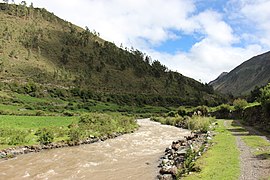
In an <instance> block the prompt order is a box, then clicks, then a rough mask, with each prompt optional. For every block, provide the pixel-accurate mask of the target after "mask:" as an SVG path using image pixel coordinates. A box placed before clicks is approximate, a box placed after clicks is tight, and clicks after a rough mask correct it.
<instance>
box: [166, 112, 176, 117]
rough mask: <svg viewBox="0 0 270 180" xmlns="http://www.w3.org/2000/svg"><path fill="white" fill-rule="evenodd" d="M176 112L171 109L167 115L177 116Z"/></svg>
mask: <svg viewBox="0 0 270 180" xmlns="http://www.w3.org/2000/svg"><path fill="white" fill-rule="evenodd" d="M175 115H176V114H175V112H174V111H170V112H169V113H168V114H167V116H169V117H175Z"/></svg>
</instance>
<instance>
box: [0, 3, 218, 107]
mask: <svg viewBox="0 0 270 180" xmlns="http://www.w3.org/2000/svg"><path fill="white" fill-rule="evenodd" d="M0 9H1V12H0V23H1V26H0V77H1V82H2V83H3V84H4V85H2V86H4V87H7V86H8V87H11V88H10V89H13V90H14V87H15V90H16V87H19V86H21V85H25V84H28V85H29V82H31V83H32V84H31V85H33V84H34V86H35V87H38V88H32V90H31V91H38V92H31V91H30V92H31V93H32V95H33V96H36V95H39V96H40V95H44V94H45V95H46V93H48V92H52V91H55V89H57V88H58V89H61V91H64V92H61V93H60V94H61V96H63V97H66V96H67V97H70V96H74V95H78V96H81V97H83V98H85V97H87V98H89V97H90V98H92V97H96V96H98V99H100V100H104V101H113V102H116V103H123V102H124V103H131V104H132V103H134V104H157V105H164V104H174V105H176V104H178V105H179V104H192V105H193V104H194V105H197V104H215V103H216V101H217V100H220V98H219V97H218V96H217V95H215V94H214V92H213V89H212V87H210V86H208V85H205V84H201V83H199V82H197V81H195V80H193V79H191V78H187V77H185V76H183V75H181V74H179V73H176V72H172V71H169V70H168V69H167V68H166V67H165V66H164V65H162V64H160V62H159V61H157V60H152V59H151V57H149V56H147V55H145V54H144V53H142V52H140V51H139V50H134V49H131V50H129V49H128V48H118V47H117V46H116V45H114V44H113V43H111V42H108V41H105V40H103V39H101V38H100V37H99V34H98V33H97V32H95V31H90V30H89V29H88V28H87V27H86V28H85V29H83V28H80V27H77V26H76V25H73V24H71V23H69V22H66V21H64V20H62V19H60V18H58V17H56V16H55V15H54V14H53V13H50V12H48V11H46V10H45V9H38V8H33V6H32V5H31V6H30V7H27V6H26V4H20V5H15V4H9V5H8V4H0ZM7 84H8V85H7ZM10 84H11V85H10ZM25 89H27V88H24V90H25ZM24 90H23V91H24ZM72 90H73V91H72ZM16 91H22V90H16ZM75 91H76V92H75ZM58 94H59V92H58ZM156 102H158V103H156Z"/></svg>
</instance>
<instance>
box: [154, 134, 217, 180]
mask: <svg viewBox="0 0 270 180" xmlns="http://www.w3.org/2000/svg"><path fill="white" fill-rule="evenodd" d="M212 136H213V135H212V133H210V131H208V132H207V133H194V134H192V135H191V136H186V137H184V138H183V139H180V140H178V141H173V142H172V144H171V145H170V146H169V147H167V148H166V150H165V155H164V156H162V157H161V159H160V161H161V162H160V164H159V166H158V167H159V168H160V170H159V175H158V176H157V178H158V179H159V180H172V179H179V178H180V177H182V176H183V175H185V174H188V173H190V172H193V171H198V170H199V168H198V167H196V166H195V162H194V161H195V160H196V159H198V158H199V157H200V156H201V155H202V153H204V152H206V151H207V149H208V148H209V146H210V144H209V140H211V139H212Z"/></svg>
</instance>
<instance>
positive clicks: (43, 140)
mask: <svg viewBox="0 0 270 180" xmlns="http://www.w3.org/2000/svg"><path fill="white" fill-rule="evenodd" d="M35 135H36V136H38V142H40V144H44V145H48V144H50V143H52V142H53V139H54V133H53V132H52V131H51V130H49V129H47V128H43V129H39V130H38V131H37V132H36V133H35Z"/></svg>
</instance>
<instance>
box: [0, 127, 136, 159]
mask: <svg viewBox="0 0 270 180" xmlns="http://www.w3.org/2000/svg"><path fill="white" fill-rule="evenodd" d="M131 133H133V132H131ZM123 134H124V133H113V134H110V135H108V136H103V137H99V138H98V137H92V138H87V139H85V140H80V141H77V142H72V141H70V142H67V141H61V142H54V143H50V144H48V145H43V144H42V145H40V144H39V145H31V146H19V147H11V148H7V149H3V150H0V159H9V158H14V157H16V156H18V155H22V154H28V153H37V152H40V151H43V150H49V149H57V148H64V147H72V146H79V145H83V144H92V143H95V142H99V141H105V140H107V139H112V138H116V137H118V136H121V135H123Z"/></svg>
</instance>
